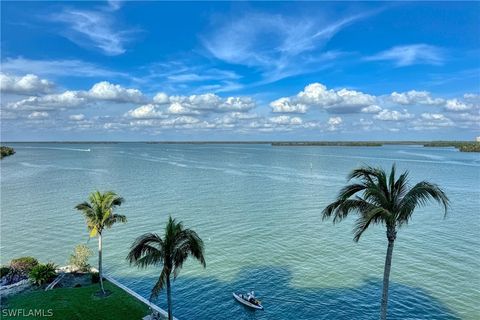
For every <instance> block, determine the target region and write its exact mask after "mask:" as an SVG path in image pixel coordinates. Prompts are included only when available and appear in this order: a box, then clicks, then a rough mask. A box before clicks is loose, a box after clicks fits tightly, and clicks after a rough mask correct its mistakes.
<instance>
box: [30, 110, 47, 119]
mask: <svg viewBox="0 0 480 320" xmlns="http://www.w3.org/2000/svg"><path fill="white" fill-rule="evenodd" d="M48 116H49V114H48V112H44V111H42V112H40V111H34V112H32V113H30V114H29V115H28V118H29V119H45V118H48Z"/></svg>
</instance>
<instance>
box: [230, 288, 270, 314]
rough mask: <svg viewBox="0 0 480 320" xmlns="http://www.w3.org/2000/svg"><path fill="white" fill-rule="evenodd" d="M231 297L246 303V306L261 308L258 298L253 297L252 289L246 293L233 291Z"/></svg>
mask: <svg viewBox="0 0 480 320" xmlns="http://www.w3.org/2000/svg"><path fill="white" fill-rule="evenodd" d="M233 297H234V298H235V299H236V300H237V301H238V302H240V303H242V304H244V305H246V306H247V307H250V308H253V309H257V310H263V306H262V305H261V304H260V300H258V299H257V298H255V293H254V292H253V291H252V292H250V293H247V294H241V293H235V292H234V293H233Z"/></svg>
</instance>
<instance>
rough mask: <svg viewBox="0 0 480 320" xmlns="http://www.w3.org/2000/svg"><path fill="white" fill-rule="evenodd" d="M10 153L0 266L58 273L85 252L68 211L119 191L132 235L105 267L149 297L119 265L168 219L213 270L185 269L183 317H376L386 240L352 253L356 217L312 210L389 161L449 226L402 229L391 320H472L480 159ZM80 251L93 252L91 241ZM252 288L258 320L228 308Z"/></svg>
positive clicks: (151, 149)
mask: <svg viewBox="0 0 480 320" xmlns="http://www.w3.org/2000/svg"><path fill="white" fill-rule="evenodd" d="M12 146H13V147H14V148H15V149H16V151H17V154H15V155H14V156H12V157H9V158H6V159H4V160H2V162H1V262H2V263H7V262H8V261H9V260H10V259H11V258H14V257H18V256H24V255H33V256H36V257H38V258H39V259H40V260H41V261H44V262H46V261H49V260H50V261H54V262H56V263H57V264H65V263H66V261H67V258H68V256H69V254H70V253H71V251H72V249H73V247H74V246H75V245H76V244H78V243H87V241H88V233H87V231H86V227H85V224H84V221H83V219H82V217H81V216H80V214H79V213H78V212H76V211H75V210H74V209H73V207H74V206H75V205H76V204H77V203H80V202H82V201H84V200H86V198H87V196H88V193H89V192H91V191H92V190H95V189H99V190H109V189H111V190H115V191H116V192H118V193H119V194H120V195H122V196H124V197H125V198H126V203H125V205H124V206H122V207H121V209H120V210H119V212H121V213H123V214H126V215H127V216H128V223H127V224H126V225H116V226H115V227H114V228H113V229H111V230H108V231H107V232H106V233H105V236H104V238H105V242H104V248H105V251H104V261H105V268H106V270H107V271H108V273H110V274H112V275H113V276H114V277H116V278H118V279H119V280H120V281H122V282H123V283H125V284H126V285H128V286H130V287H131V288H133V289H134V290H136V291H138V292H139V293H141V294H143V295H144V296H146V297H148V295H149V291H150V289H151V287H152V285H153V283H154V281H155V280H156V277H157V276H158V274H159V271H158V270H156V269H154V268H153V269H152V268H150V269H147V270H138V269H136V268H134V267H130V266H129V265H128V263H127V262H126V260H125V256H126V255H127V252H128V249H129V246H130V244H131V243H132V242H133V240H134V239H135V238H136V237H137V236H139V235H140V234H142V233H145V232H157V233H160V234H162V233H163V226H164V224H165V222H166V220H167V217H168V215H170V214H171V215H172V216H174V217H176V218H178V219H180V220H182V221H183V222H184V223H185V225H186V226H188V227H192V228H194V229H195V230H196V231H197V232H198V233H199V234H200V236H201V237H202V238H203V239H204V241H205V245H206V259H207V269H202V268H201V267H200V265H199V264H198V263H194V262H190V263H187V264H186V265H185V266H184V269H183V271H182V273H181V275H180V277H179V278H178V279H177V280H176V281H175V282H174V287H173V294H174V300H173V302H174V314H175V315H176V316H177V317H178V318H180V319H376V318H377V314H378V309H379V300H380V291H381V280H382V279H381V277H382V274H383V264H384V258H385V252H386V246H387V243H386V237H385V233H384V229H382V228H381V227H377V228H373V229H371V230H369V231H367V232H366V233H365V234H364V236H363V238H362V239H361V240H360V242H359V243H357V244H356V243H354V242H353V240H352V238H353V235H352V232H351V229H352V226H353V223H354V220H353V219H349V220H347V221H345V222H343V223H341V224H339V225H332V223H331V222H322V221H321V216H320V212H321V210H322V209H323V207H324V206H325V205H326V204H328V203H329V201H331V200H332V199H334V197H335V195H336V193H337V191H338V190H339V188H340V187H342V186H343V185H344V184H345V176H346V175H347V174H348V172H349V171H350V170H351V169H352V168H354V167H356V166H359V165H363V164H367V165H375V166H382V167H384V168H389V167H390V166H391V164H392V163H393V162H394V161H395V162H396V163H397V166H398V167H399V169H401V170H404V169H408V170H409V171H410V174H411V181H412V182H417V181H419V180H423V179H427V180H430V181H432V182H436V183H439V184H441V185H442V186H443V187H444V189H445V190H446V192H447V193H448V195H449V197H450V199H451V202H452V207H451V211H450V212H449V215H448V216H447V218H446V219H445V220H444V219H443V218H442V215H443V213H442V211H441V208H440V207H439V206H437V205H432V206H429V207H426V208H422V209H420V210H418V211H417V212H416V213H415V214H414V219H413V221H412V222H411V223H410V224H409V226H408V227H407V228H404V229H402V230H400V231H399V234H398V239H397V241H396V244H395V249H394V258H393V268H392V274H391V289H390V290H391V292H390V305H389V313H390V319H480V307H479V301H480V292H479V288H480V275H479V271H478V270H480V252H479V251H480V237H479V231H480V216H479V208H480V187H479V185H480V156H479V154H473V153H460V152H458V151H456V150H455V149H450V148H422V147H418V146H385V147H378V148H377V147H298V148H294V147H271V146H269V145H161V144H143V143H131V144H130V143H121V144H34V143H30V144H28V143H26V144H13V145H12ZM88 149H90V151H88ZM88 244H89V246H91V248H92V249H95V246H96V240H94V239H92V240H90V241H89V242H88ZM91 262H92V263H95V262H96V261H95V259H94V258H92V261H91ZM251 289H254V290H255V291H256V292H257V295H258V296H260V297H261V299H262V302H263V304H264V306H265V311H256V312H253V311H251V310H248V309H246V308H244V307H243V306H241V305H239V304H238V303H237V302H235V301H234V300H233V298H232V296H231V293H232V291H237V290H242V291H247V290H251ZM164 300H165V297H164V295H161V296H160V298H159V301H158V304H159V305H160V306H161V307H165V303H164Z"/></svg>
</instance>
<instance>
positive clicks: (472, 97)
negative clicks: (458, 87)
mask: <svg viewBox="0 0 480 320" xmlns="http://www.w3.org/2000/svg"><path fill="white" fill-rule="evenodd" d="M463 98H464V99H465V100H469V101H476V102H480V94H478V93H465V94H464V95H463Z"/></svg>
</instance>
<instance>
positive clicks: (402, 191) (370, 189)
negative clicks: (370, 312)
mask: <svg viewBox="0 0 480 320" xmlns="http://www.w3.org/2000/svg"><path fill="white" fill-rule="evenodd" d="M352 179H358V181H356V182H354V183H351V184H349V185H347V186H345V187H344V188H343V189H341V191H340V193H339V194H338V197H337V199H336V201H334V202H333V203H331V204H330V205H328V206H327V207H326V208H325V209H324V210H323V212H322V214H323V219H328V218H330V217H331V216H333V223H337V222H340V221H341V220H343V219H344V218H346V217H347V216H348V215H349V214H350V213H356V214H357V215H358V219H357V221H356V224H355V227H354V241H355V242H358V240H360V237H361V236H362V234H363V232H365V230H367V228H368V227H369V226H370V225H374V224H381V225H385V226H386V228H387V239H388V247H387V256H386V258H385V270H384V274H383V292H382V300H381V309H380V319H381V320H385V319H386V318H387V302H388V285H389V277H390V268H391V265H392V253H393V244H394V242H395V239H396V237H397V231H398V229H399V228H401V227H403V226H405V225H406V224H407V223H408V222H409V221H410V219H411V217H412V214H413V212H414V210H415V209H416V208H417V207H420V206H424V205H426V204H427V202H428V201H429V200H435V201H437V202H438V203H439V204H441V205H443V208H444V217H445V216H446V214H447V208H448V206H449V200H448V197H447V196H446V194H445V193H444V192H443V191H442V189H441V188H440V187H438V186H437V185H436V184H433V183H430V182H427V181H422V182H419V183H417V184H416V185H415V186H413V187H411V188H410V187H409V184H408V172H407V171H405V172H404V173H402V174H401V175H400V176H399V177H398V179H396V177H395V164H394V165H393V166H392V170H391V172H390V176H389V177H388V178H387V174H386V173H385V171H384V170H382V169H380V168H373V167H361V168H358V169H355V170H353V171H352V172H351V173H350V175H349V176H348V180H349V181H351V180H352Z"/></svg>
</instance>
